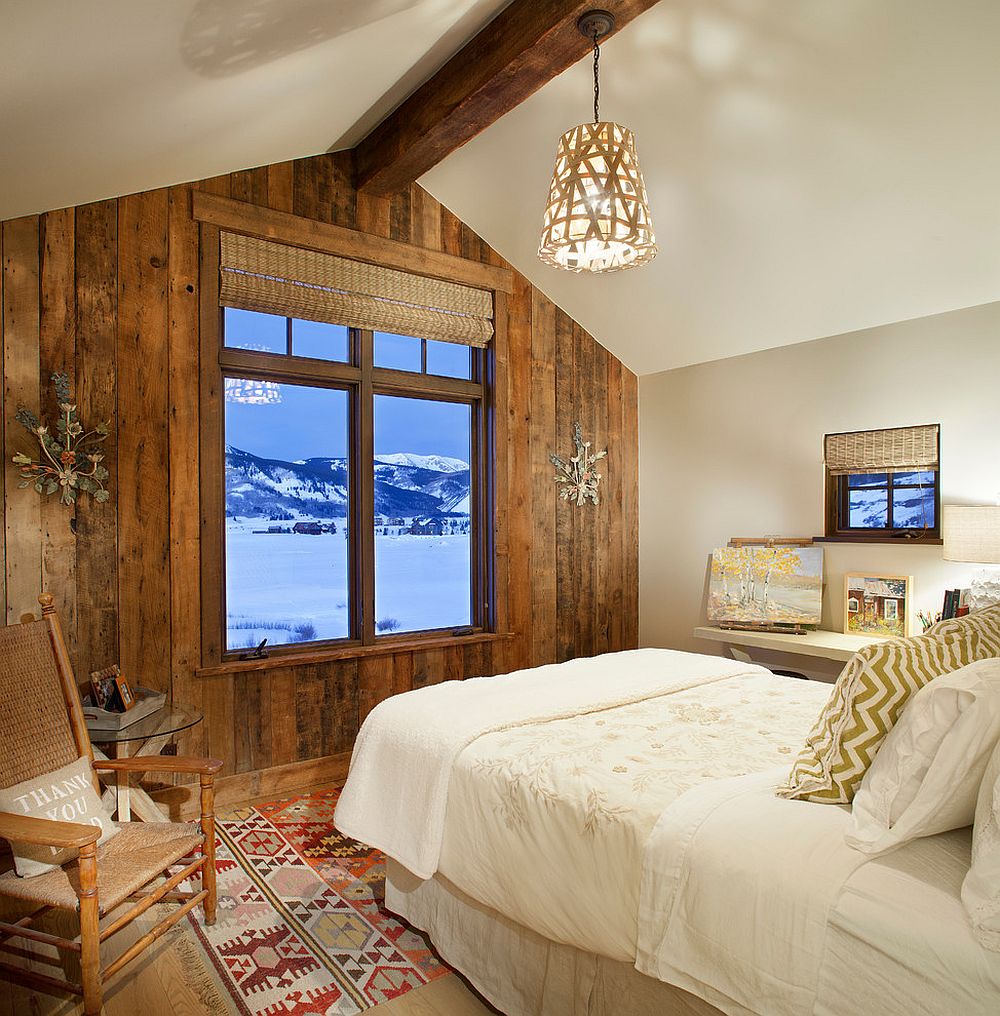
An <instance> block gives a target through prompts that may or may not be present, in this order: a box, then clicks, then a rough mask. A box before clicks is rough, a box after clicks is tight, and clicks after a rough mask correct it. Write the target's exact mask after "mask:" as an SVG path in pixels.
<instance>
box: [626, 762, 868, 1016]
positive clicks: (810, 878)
mask: <svg viewBox="0 0 1000 1016" xmlns="http://www.w3.org/2000/svg"><path fill="white" fill-rule="evenodd" d="M787 772H788V770H787V767H782V768H780V769H773V770H770V771H768V772H763V773H754V774H753V775H750V776H741V777H736V778H729V779H724V780H715V781H713V782H712V783H710V784H707V785H705V786H702V787H699V788H697V789H696V790H692V791H690V792H689V793H687V794H684V795H683V796H681V797H680V798H678V799H677V800H676V801H675V802H674V804H673V805H671V807H669V808H667V809H666V810H665V811H664V812H663V814H662V815H661V816H660V819H659V821H658V822H657V823H656V826H655V827H654V829H653V832H652V834H651V835H650V838H649V840H648V842H647V843H646V848H645V851H644V855H643V871H642V889H641V897H640V903H639V920H638V934H639V942H638V949H637V955H636V962H635V966H636V969H637V970H639V971H640V972H642V973H644V974H649V975H650V976H652V977H656V978H657V979H659V980H661V981H667V982H668V983H669V984H675V985H677V986H679V987H681V988H685V989H686V990H687V991H690V992H692V993H694V994H696V995H698V996H699V997H701V998H704V999H705V1000H706V1001H709V1002H711V1003H712V1004H713V1005H715V1006H717V1007H718V1008H720V1009H722V1010H723V1012H727V1013H742V1012H744V1011H749V1012H761V1013H767V1014H768V1016H807V1014H811V1013H812V1012H813V1011H814V1007H815V1003H816V997H817V990H818V985H819V976H820V970H821V969H822V964H823V958H824V954H825V950H826V938H827V929H828V924H829V919H830V915H831V913H832V911H833V908H834V906H835V905H836V903H837V901H838V899H839V897H840V893H841V889H842V888H843V886H844V884H845V883H846V882H847V880H848V879H849V878H850V877H851V875H852V874H853V873H854V871H855V870H856V869H858V868H860V867H861V865H862V864H863V863H865V862H866V861H867V860H868V858H867V856H866V855H864V854H862V853H860V852H859V851H856V850H851V849H849V848H848V847H847V846H846V845H845V843H844V829H845V827H846V825H847V820H848V818H849V817H850V812H849V811H848V809H846V808H842V807H840V806H837V805H816V804H810V803H809V802H802V801H788V800H784V799H781V798H778V797H776V796H775V793H774V791H775V789H776V788H777V787H778V785H779V784H780V783H781V781H782V780H783V779H784V778H785V776H786V775H787Z"/></svg>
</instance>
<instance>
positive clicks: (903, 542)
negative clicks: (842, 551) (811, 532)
mask: <svg viewBox="0 0 1000 1016" xmlns="http://www.w3.org/2000/svg"><path fill="white" fill-rule="evenodd" d="M813 542H814V543H881V544H891V545H892V546H895V547H942V546H944V540H942V539H941V538H940V537H939V536H915V537H910V538H907V537H905V536H854V535H843V536H814V537H813Z"/></svg>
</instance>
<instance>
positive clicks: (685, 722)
mask: <svg viewBox="0 0 1000 1016" xmlns="http://www.w3.org/2000/svg"><path fill="white" fill-rule="evenodd" d="M828 692H829V689H828V688H827V687H825V686H823V685H818V684H813V683H810V682H806V681H795V680H790V679H788V678H779V677H774V676H773V675H772V674H770V673H768V672H767V671H763V670H754V671H751V672H745V673H737V674H732V675H731V676H729V677H727V678H724V679H723V680H718V681H712V682H711V683H708V684H701V685H697V686H695V687H689V688H682V689H678V690H675V691H673V692H670V693H669V694H666V695H661V696H657V697H655V698H651V699H648V700H646V701H643V702H637V703H632V704H629V705H625V706H619V707H616V708H614V709H609V710H604V711H600V712H591V713H587V714H585V715H583V716H578V717H575V718H572V719H561V720H555V721H552V722H548V723H543V724H531V725H527V726H521V727H516V728H512V729H507V730H503V731H496V732H493V733H490V734H486V735H484V736H483V737H480V738H477V739H476V740H475V741H474V742H473V743H472V744H470V745H469V746H468V747H467V748H465V749H464V750H463V751H462V752H461V753H460V754H459V756H458V758H457V759H456V760H455V763H454V766H453V769H452V773H451V780H450V785H449V794H448V809H447V820H446V823H445V829H444V842H443V847H442V851H441V857H440V862H439V866H438V868H439V871H440V872H441V874H442V875H443V876H444V877H445V878H447V879H448V880H449V881H450V882H452V883H453V884H454V885H456V886H457V887H458V888H459V889H461V890H462V891H463V892H464V893H465V894H467V895H468V896H471V897H473V898H474V899H477V900H479V902H481V903H485V904H486V905H487V906H489V907H492V908H493V909H494V910H498V911H500V912H501V913H503V914H505V915H506V916H507V917H510V918H511V919H513V920H515V921H517V922H518V923H519V924H522V925H524V926H526V927H529V928H531V929H533V930H534V931H537V932H539V933H540V934H542V935H545V937H546V938H549V939H552V940H553V941H556V942H563V943H566V944H568V945H573V946H576V947H577V948H580V949H585V950H587V951H588V952H595V953H600V954H601V955H603V956H608V957H609V958H611V959H616V960H623V961H627V962H629V963H631V962H632V961H633V960H634V959H635V955H636V945H637V925H636V915H637V912H638V907H639V888H640V874H641V871H642V861H643V852H644V850H645V847H646V842H647V840H648V839H649V835H650V833H651V831H652V830H653V827H654V825H655V824H656V821H657V819H658V818H659V817H660V814H661V813H662V812H663V811H664V809H666V808H667V807H668V806H669V805H670V804H671V803H672V802H673V801H674V800H675V799H677V798H678V797H679V796H680V795H681V794H683V793H684V792H685V791H688V790H690V789H691V788H694V787H698V786H701V785H703V784H707V783H711V782H712V781H713V780H716V779H719V778H721V777H726V776H730V775H739V774H742V773H752V772H757V771H759V770H762V769H770V768H773V767H775V766H783V767H784V768H786V769H787V767H788V765H790V763H791V759H792V757H793V755H794V752H795V751H797V750H798V748H799V747H800V745H801V743H802V740H803V738H804V737H805V735H806V733H807V732H808V730H809V728H810V726H811V724H812V723H813V721H814V720H815V718H816V714H817V713H818V712H819V709H820V707H821V705H822V702H823V700H824V698H825V697H826V695H827V694H828Z"/></svg>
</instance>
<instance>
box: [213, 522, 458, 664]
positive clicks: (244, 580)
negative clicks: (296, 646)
mask: <svg viewBox="0 0 1000 1016" xmlns="http://www.w3.org/2000/svg"><path fill="white" fill-rule="evenodd" d="M337 522H338V524H339V523H340V522H341V520H339V519H338V520H337ZM269 524H272V523H269V522H267V521H266V520H264V519H240V520H238V521H237V520H234V519H229V520H227V526H226V576H227V583H226V585H227V588H226V594H227V602H226V610H227V618H228V622H227V623H228V646H229V648H230V649H242V648H245V647H248V646H253V645H257V643H259V642H260V640H261V639H263V638H266V639H267V640H268V644H269V645H282V644H285V643H289V642H311V641H314V640H317V639H336V638H345V637H346V636H347V634H348V616H349V615H348V608H347V585H348V583H347V539H346V538H345V535H344V531H343V527H342V526H341V528H340V532H338V533H335V534H331V533H323V534H322V535H319V536H312V535H307V534H300V533H254V532H253V530H255V529H266V528H267V526H268V525H269ZM469 545H470V541H469V536H468V535H467V534H466V535H454V536H451V535H449V536H410V535H401V536H383V535H380V534H378V535H376V537H375V573H376V574H375V578H376V583H375V596H376V602H375V620H376V625H377V626H382V633H383V634H389V633H390V632H392V631H421V630H423V629H426V628H442V627H459V626H461V625H467V624H469V623H470V610H471V607H470V602H469V601H470V595H469V583H470V557H469ZM391 622H395V626H393V625H392V624H391Z"/></svg>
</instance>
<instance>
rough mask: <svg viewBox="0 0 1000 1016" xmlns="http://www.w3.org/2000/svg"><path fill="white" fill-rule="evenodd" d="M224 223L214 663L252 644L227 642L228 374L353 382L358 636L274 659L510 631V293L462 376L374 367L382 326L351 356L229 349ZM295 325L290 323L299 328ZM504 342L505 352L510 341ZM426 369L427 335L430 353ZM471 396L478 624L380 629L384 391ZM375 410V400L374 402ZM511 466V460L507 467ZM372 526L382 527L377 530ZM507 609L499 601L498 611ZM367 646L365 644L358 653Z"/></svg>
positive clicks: (204, 327)
mask: <svg viewBox="0 0 1000 1016" xmlns="http://www.w3.org/2000/svg"><path fill="white" fill-rule="evenodd" d="M218 257H219V245H218V229H216V228H214V227H211V226H208V225H205V224H203V225H202V264H201V282H202V285H201V294H200V295H201V315H200V330H201V368H200V374H201V378H200V380H201V444H200V453H201V469H200V473H201V520H200V521H201V549H202V553H201V559H202V583H201V601H202V602H201V617H202V653H201V656H202V669H208V670H211V669H213V668H216V667H218V666H220V665H226V664H237V663H239V662H240V656H241V655H243V654H245V652H246V650H239V649H233V650H230V649H228V648H227V646H226V597H225V575H226V572H225V412H224V404H223V398H224V394H223V393H224V378H225V377H227V376H230V377H246V378H251V379H257V380H263V381H276V382H279V383H292V384H306V385H312V386H316V387H330V388H337V389H346V390H347V391H348V397H349V410H348V412H349V435H348V440H349V451H348V460H349V461H348V475H349V482H350V484H351V492H352V496H351V499H350V505H349V509H348V516H347V521H348V527H349V531H350V532H351V533H352V534H354V535H353V536H352V537H351V539H350V543H351V547H350V550H349V562H348V582H349V603H350V606H349V612H350V626H349V635H348V637H346V638H340V639H327V640H316V641H311V642H297V643H291V644H286V645H281V646H274V647H270V646H269V647H268V648H267V654H268V658H272V659H273V658H280V659H287V661H288V663H289V664H294V662H295V659H296V657H302V658H303V662H305V660H306V658H308V659H309V662H312V661H313V660H314V659H315V658H317V657H322V655H323V654H324V653H330V654H331V656H336V657H338V658H340V657H344V656H348V657H349V656H350V655H366V654H367V653H368V652H371V651H373V650H375V651H386V652H391V651H393V650H394V649H399V650H404V649H413V650H416V649H419V648H420V644H421V643H427V644H428V645H430V646H440V645H441V644H442V641H443V640H449V639H451V638H454V639H456V640H460V639H462V638H463V637H467V636H478V637H482V636H491V635H495V633H497V631H498V618H499V617H501V616H502V613H501V612H502V604H498V603H497V598H496V595H495V586H496V557H497V546H496V516H497V513H498V511H499V510H501V505H500V503H499V502H498V497H497V485H496V482H495V473H496V470H497V468H498V463H497V455H496V451H497V447H498V445H497V435H496V429H497V425H498V411H497V400H496V389H497V384H496V381H497V371H498V365H497V360H498V358H501V359H502V357H503V356H504V354H505V339H506V299H505V296H506V294H505V293H502V292H500V291H498V290H494V291H493V295H494V306H495V318H494V322H495V329H496V331H495V335H494V339H493V341H491V342H490V344H489V346H487V347H486V348H485V349H478V348H474V347H473V348H472V349H471V356H470V359H471V371H470V374H471V377H470V378H469V379H464V378H453V377H447V376H443V375H431V374H426V373H416V372H411V371H400V370H394V369H391V368H386V367H375V366H374V333H373V332H372V331H371V330H367V329H349V331H348V361H347V362H343V361H337V360H320V359H316V358H312V357H303V356H293V355H291V352H290V348H291V347H290V345H289V346H288V347H287V351H286V352H285V353H268V352H258V351H255V350H244V349H237V348H235V347H227V346H225V345H224V327H223V315H224V309H223V308H222V307H220V306H219V300H218V292H219V289H218ZM290 333H291V329H290V325H289V331H288V334H289V336H290ZM498 347H499V348H498ZM421 362H422V366H423V367H424V368H426V343H425V344H424V346H423V347H422V351H421ZM375 395H397V396H404V397H409V398H424V399H428V400H437V401H449V402H458V403H464V404H467V405H469V406H470V407H471V410H472V419H471V442H470V445H471V446H470V458H471V461H470V464H469V465H470V508H471V510H470V516H469V521H470V543H471V558H472V566H471V569H470V596H471V604H470V606H471V621H472V623H471V624H470V625H467V626H457V627H456V626H447V627H444V628H431V629H423V630H420V631H408V632H392V633H388V634H377V633H376V630H375V585H374V580H375V574H374V573H375V548H374V538H375V532H374V528H373V525H372V526H366V525H364V523H363V520H364V519H365V518H367V519H369V520H371V521H372V523H373V521H374V515H375V513H374V470H373V469H367V468H362V463H371V462H373V460H374V406H375V401H374V396H375ZM366 407H367V408H366ZM499 465H500V467H501V468H502V463H501V464H499ZM369 530H370V531H369ZM498 608H499V609H498ZM352 650H353V651H356V652H352Z"/></svg>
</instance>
